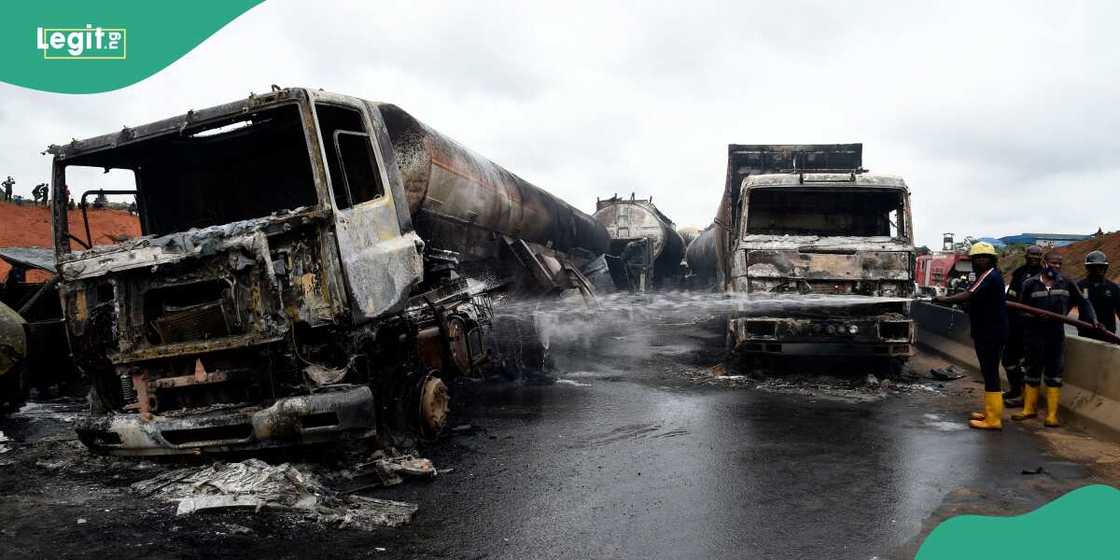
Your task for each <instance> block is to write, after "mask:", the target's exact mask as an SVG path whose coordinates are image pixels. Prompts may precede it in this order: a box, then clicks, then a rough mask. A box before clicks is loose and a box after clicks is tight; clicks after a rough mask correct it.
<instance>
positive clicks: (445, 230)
mask: <svg viewBox="0 0 1120 560" xmlns="http://www.w3.org/2000/svg"><path fill="white" fill-rule="evenodd" d="M377 108H378V110H380V111H381V115H382V117H383V119H384V121H385V126H386V128H388V131H389V137H390V139H391V140H392V142H393V150H394V152H395V153H396V158H397V166H398V167H399V169H400V173H401V180H402V182H403V183H404V188H405V194H406V197H407V199H408V207H409V210H410V212H411V213H412V215H413V217H414V219H415V220H416V227H417V230H418V231H420V232H421V236H422V237H424V238H425V239H434V240H435V241H436V244H437V245H438V246H439V247H441V248H444V249H451V250H456V251H460V252H462V253H464V254H467V255H470V254H471V253H472V252H474V251H476V250H477V248H478V246H479V245H480V244H479V243H477V241H481V240H479V239H476V238H475V236H476V235H477V232H478V231H484V232H488V234H489V235H491V236H492V235H507V236H510V237H514V238H519V239H523V240H525V241H528V242H531V243H536V244H539V245H544V246H548V247H551V248H553V249H556V250H559V251H564V252H572V251H575V250H583V251H586V252H588V253H591V254H602V253H605V252H606V251H607V248H608V244H609V239H608V237H607V231H606V230H605V229H604V228H603V226H602V225H600V224H599V223H598V222H596V221H595V220H594V219H592V217H591V216H588V215H587V214H585V213H583V212H581V211H579V210H577V209H576V208H574V207H572V206H571V205H569V204H568V203H566V202H564V201H563V200H560V199H559V198H557V197H556V196H553V195H552V194H551V193H549V192H547V191H545V190H544V189H541V188H540V187H537V186H535V185H533V184H531V183H529V182H528V181H525V180H524V179H522V178H521V177H518V176H517V175H514V174H513V173H510V172H509V171H507V170H506V169H504V168H502V167H501V166H499V165H497V164H495V163H494V162H492V161H490V160H488V159H486V158H484V157H482V156H480V155H478V154H475V153H474V152H472V151H470V150H468V149H467V148H465V147H463V146H461V145H459V144H458V143H456V142H455V141H454V140H451V139H450V138H448V137H446V136H443V135H442V134H440V133H439V132H436V131H435V130H433V129H431V128H429V127H428V126H427V125H425V124H424V123H422V122H420V121H418V120H416V119H415V118H414V117H413V116H412V115H410V114H408V113H406V112H405V111H404V110H403V109H401V108H400V107H397V106H396V105H391V104H378V105H377ZM462 226H468V227H467V228H464V227H462ZM464 229H470V230H475V232H476V233H475V235H464V233H463V232H464ZM424 230H427V231H424ZM481 245H485V244H484V243H483V244H481Z"/></svg>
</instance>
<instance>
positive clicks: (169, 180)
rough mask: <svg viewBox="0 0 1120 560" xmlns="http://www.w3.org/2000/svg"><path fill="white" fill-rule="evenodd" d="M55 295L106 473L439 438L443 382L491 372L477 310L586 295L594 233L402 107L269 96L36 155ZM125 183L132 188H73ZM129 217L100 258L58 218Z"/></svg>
mask: <svg viewBox="0 0 1120 560" xmlns="http://www.w3.org/2000/svg"><path fill="white" fill-rule="evenodd" d="M50 151H51V153H53V154H54V173H53V186H52V188H53V194H54V196H53V200H54V201H55V202H54V207H53V217H54V237H55V243H56V247H55V250H56V259H57V262H58V272H59V275H60V281H61V285H60V296H61V300H62V305H63V309H64V313H65V317H66V323H67V328H68V336H69V339H70V345H71V348H72V350H73V353H74V355H75V359H76V361H77V365H78V367H80V368H81V369H82V370H83V371H84V373H85V374H87V375H88V376H89V378H90V380H91V382H92V383H93V390H92V392H91V403H92V411H91V414H90V415H89V416H88V417H86V418H84V419H83V420H82V421H81V423H80V426H79V430H78V432H79V436H80V438H81V440H82V441H83V442H84V443H85V444H86V445H88V446H89V447H91V448H92V449H94V450H97V451H101V452H106V453H112V454H120V455H160V454H186V453H200V452H213V451H232V450H241V449H255V448H262V447H271V446H286V445H298V444H309V443H316V442H327V441H337V440H342V439H355V438H364V437H369V436H371V435H374V434H375V433H377V432H378V431H380V430H388V431H390V432H396V431H397V430H417V431H419V432H421V433H425V434H432V433H434V432H438V431H439V429H440V428H441V427H442V425H443V422H444V420H445V418H446V413H447V405H448V393H447V387H446V386H445V385H444V383H443V381H442V380H441V378H445V377H447V376H451V375H477V374H478V373H479V372H480V370H481V369H482V368H484V367H487V366H488V365H491V364H493V363H495V362H496V361H499V360H500V358H499V356H498V355H497V352H498V350H499V349H496V348H495V345H494V344H493V343H492V342H491V341H490V337H489V336H488V335H489V332H490V318H491V315H492V307H491V306H492V304H493V301H494V299H495V298H499V299H500V298H503V297H513V296H517V295H532V296H539V295H542V294H556V293H559V292H564V291H567V290H573V291H578V292H580V293H583V294H584V295H585V296H587V295H589V294H590V288H589V286H588V282H587V279H586V278H584V276H583V275H582V274H581V273H580V271H581V268H582V267H583V266H585V265H586V264H588V263H589V262H591V261H592V260H593V259H595V258H596V257H598V255H600V254H601V253H603V252H604V250H605V249H606V246H607V235H606V231H605V230H603V228H602V227H601V226H598V224H596V223H595V222H594V220H592V219H591V218H590V216H587V215H586V214H583V213H581V212H579V211H578V210H575V209H574V208H572V207H571V206H569V205H568V204H566V203H564V202H563V201H561V200H559V199H557V198H555V197H553V196H552V195H550V194H549V193H547V192H545V191H543V190H541V189H539V188H537V187H535V186H533V185H531V184H529V183H528V182H526V181H524V180H522V179H520V178H519V177H517V176H516V175H513V174H512V173H509V172H508V171H506V170H504V169H502V168H501V167H499V166H497V165H495V164H494V163H492V162H490V161H488V160H486V159H484V158H482V157H480V156H478V155H475V154H474V153H472V152H470V151H469V150H467V149H466V148H463V147H462V146H460V145H459V144H456V143H455V142H454V141H452V140H450V139H448V138H446V137H444V136H442V135H440V134H439V133H438V132H435V131H434V130H432V129H430V128H428V127H426V126H425V125H423V124H422V123H420V122H419V121H417V120H416V119H414V118H413V117H412V116H411V115H409V114H408V113H406V112H404V111H403V110H401V109H400V108H398V107H396V106H393V105H388V104H379V103H372V102H368V101H365V100H362V99H358V98H354V97H348V96H342V95H336V94H330V93H326V92H323V91H321V90H309V89H279V88H274V89H273V91H272V92H271V93H269V94H266V95H255V96H250V97H249V98H248V99H246V100H242V101H238V102H234V103H229V104H226V105H220V106H217V107H213V108H210V109H204V110H196V111H190V112H188V113H187V114H185V115H181V116H179V117H175V118H171V119H167V120H163V121H159V122H155V123H152V124H149V125H145V126H140V127H136V128H125V129H124V130H122V131H120V132H118V133H114V134H109V135H105V136H99V137H95V138H91V139H88V140H83V141H74V142H72V143H70V144H68V145H64V146H52V147H51V148H50ZM81 168H95V169H97V170H99V171H100V170H104V172H106V173H108V172H110V171H114V172H121V171H122V170H123V172H125V173H130V174H131V176H132V178H133V179H134V182H135V184H134V187H133V188H132V189H113V190H111V191H110V190H106V189H101V188H98V187H97V185H92V186H91V185H83V184H78V179H77V178H76V177H77V173H76V171H77V170H81ZM101 191H105V192H111V193H113V194H120V193H122V192H130V193H132V194H134V196H135V202H136V208H137V212H138V214H139V217H140V223H141V230H142V233H143V235H142V236H141V237H140V238H137V239H132V240H126V241H124V242H120V243H115V244H111V245H99V244H98V243H99V240H96V239H91V238H90V237H89V235H88V229H84V228H82V227H81V225H80V224H79V223H71V221H72V220H73V219H74V218H72V217H68V212H67V200H68V199H70V197H71V196H73V197H75V198H80V199H81V200H83V201H84V200H85V199H86V198H87V196H89V195H91V194H97V193H99V192H101Z"/></svg>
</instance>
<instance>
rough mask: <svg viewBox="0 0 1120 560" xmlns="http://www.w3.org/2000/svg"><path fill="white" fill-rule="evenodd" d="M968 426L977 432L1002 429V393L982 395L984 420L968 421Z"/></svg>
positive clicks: (993, 392) (995, 392) (994, 392)
mask: <svg viewBox="0 0 1120 560" xmlns="http://www.w3.org/2000/svg"><path fill="white" fill-rule="evenodd" d="M968 425H969V426H971V427H973V428H976V429H978V430H1002V429H1003V393H1002V392H1000V391H992V392H991V393H984V419H983V420H969V421H968Z"/></svg>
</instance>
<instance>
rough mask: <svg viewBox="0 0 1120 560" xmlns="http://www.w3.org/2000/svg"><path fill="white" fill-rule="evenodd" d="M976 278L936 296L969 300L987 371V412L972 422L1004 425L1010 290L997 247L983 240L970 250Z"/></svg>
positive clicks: (947, 300) (978, 350) (938, 299)
mask: <svg viewBox="0 0 1120 560" xmlns="http://www.w3.org/2000/svg"><path fill="white" fill-rule="evenodd" d="M968 256H969V258H970V259H971V260H972V269H973V271H974V272H975V273H976V280H975V281H973V282H972V284H971V285H969V287H968V289H967V290H965V291H963V292H961V293H959V294H954V295H951V296H947V297H945V296H939V297H936V298H933V300H934V301H935V302H938V303H947V304H952V303H967V304H968V317H969V321H970V324H971V327H972V344H973V346H974V347H975V348H976V360H977V361H978V362H979V363H980V372H981V373H982V374H983V375H984V412H974V413H972V419H971V420H969V421H968V425H969V426H971V427H973V428H977V429H981V430H999V429H1002V428H1003V393H1002V391H1001V390H1000V382H999V363H1000V357H1001V356H1002V354H1003V345H1004V343H1005V342H1006V341H1007V330H1008V326H1007V294H1006V293H1005V292H1004V283H1003V275H1002V274H1000V272H999V268H997V267H996V258H997V253H996V249H995V247H993V246H992V245H991V244H990V243H985V242H983V241H981V242H979V243H974V244H973V245H972V248H970V249H969V250H968Z"/></svg>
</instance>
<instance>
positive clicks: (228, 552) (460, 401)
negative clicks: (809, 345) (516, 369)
mask: <svg viewBox="0 0 1120 560" xmlns="http://www.w3.org/2000/svg"><path fill="white" fill-rule="evenodd" d="M710 326H711V325H710V324H709V325H705V324H703V323H702V322H696V323H693V324H690V325H689V324H685V325H682V324H671V325H662V326H660V327H651V328H650V329H649V332H644V333H637V334H631V335H624V334H619V333H617V332H615V333H599V334H598V335H597V336H595V337H593V338H592V339H590V340H588V339H561V338H557V339H556V340H554V341H553V351H554V355H555V356H556V364H555V368H554V370H553V371H552V372H551V373H550V375H549V376H546V377H539V378H528V379H520V380H490V381H486V382H475V383H461V384H458V385H456V386H455V387H454V397H455V404H456V407H457V409H456V412H455V415H454V417H453V419H452V425H455V426H458V429H457V430H455V431H452V432H450V433H449V434H448V435H447V436H445V437H443V438H442V439H441V440H439V441H437V442H434V443H429V444H424V445H422V446H421V449H420V452H421V453H422V454H423V455H424V456H426V457H428V458H430V459H432V460H433V461H434V462H435V464H436V466H437V467H440V468H444V469H447V468H450V469H451V470H450V472H446V473H444V474H442V475H441V476H439V477H438V478H437V479H436V480H434V481H431V482H409V483H405V484H403V485H400V486H396V487H392V488H388V489H378V490H373V491H370V492H367V493H366V494H367V495H370V496H376V497H383V498H392V499H398V500H405V501H411V502H415V503H417V504H419V506H420V510H419V513H418V514H417V516H416V519H415V521H414V522H413V523H412V524H411V525H408V526H405V527H400V528H396V529H388V528H385V529H377V530H375V531H372V532H367V531H360V530H355V529H337V528H331V527H323V526H319V525H316V524H314V523H311V522H301V521H300V520H299V519H298V517H295V518H294V517H293V516H280V515H276V514H269V513H257V514H254V513H238V512H229V513H218V514H209V515H197V516H194V517H184V518H176V517H175V516H174V513H173V512H174V506H171V505H167V504H163V503H157V502H153V501H149V500H147V499H144V498H140V497H137V496H135V495H134V494H131V493H130V492H129V491H128V484H129V483H131V482H134V481H136V480H141V479H143V478H145V477H148V476H150V474H151V473H152V472H154V471H158V470H159V469H161V468H167V467H166V466H165V465H160V464H152V463H136V462H131V461H123V462H122V461H113V460H105V459H98V460H92V459H90V458H89V457H88V456H87V455H86V454H85V452H84V451H83V450H82V449H81V447H80V446H79V445H78V444H77V443H76V442H75V441H74V440H73V438H72V436H71V435H70V432H69V430H68V425H67V424H66V422H65V420H66V417H67V415H68V414H70V412H68V411H70V410H72V409H73V408H74V407H73V406H69V407H68V406H66V405H56V406H55V407H54V409H57V410H53V409H52V408H51V407H42V406H40V407H32V408H31V409H29V410H28V411H27V412H26V413H24V414H22V415H18V416H16V417H14V418H10V419H7V420H2V421H0V430H3V431H4V432H5V433H6V434H7V435H8V436H9V437H12V438H13V439H15V440H17V442H22V443H17V444H16V445H15V449H13V450H12V451H11V452H9V453H6V454H3V455H0V464H2V465H4V466H0V496H2V499H0V532H2V534H3V539H2V540H3V542H4V550H3V551H2V552H0V556H3V557H5V558H40V557H75V558H107V557H110V556H111V557H113V558H133V557H144V558H209V557H214V556H221V557H225V558H262V557H271V558H298V557H312V556H313V557H319V558H347V559H353V558H367V557H368V558H511V559H524V558H635V559H647V558H673V559H677V558H701V557H702V558H707V559H714V558H747V557H749V558H853V559H871V558H910V557H912V556H913V554H914V552H915V551H916V549H917V546H918V545H919V544H920V540H921V538H922V537H924V535H925V534H926V533H928V531H929V530H931V529H932V528H933V527H934V526H936V524H937V523H938V522H939V521H941V520H943V519H945V518H946V517H948V516H951V515H956V514H959V513H988V514H1000V515H1007V514H1015V513H1023V512H1026V511H1030V510H1032V509H1034V508H1037V507H1039V506H1040V505H1042V504H1044V503H1046V502H1048V501H1050V500H1052V499H1053V498H1055V497H1057V496H1059V495H1061V494H1063V493H1064V492H1066V491H1068V490H1070V489H1072V488H1076V487H1079V486H1082V485H1085V484H1090V483H1094V482H1106V483H1115V480H1116V479H1115V475H1116V473H1115V470H1114V469H1111V468H1110V467H1111V465H1105V466H1103V467H1102V466H1101V465H1100V464H1091V463H1093V462H1094V461H1099V460H1101V458H1102V457H1103V458H1106V459H1107V458H1111V460H1115V459H1116V458H1117V448H1116V446H1114V445H1111V444H1102V443H1099V442H1095V441H1093V440H1090V439H1088V438H1086V437H1084V436H1080V435H1078V434H1075V433H1070V432H1069V431H1066V430H1059V431H1053V430H1049V431H1047V433H1045V434H1043V433H1040V432H1041V429H1040V428H1037V427H1035V426H1028V427H1023V426H1018V425H1010V426H1008V429H1005V430H1004V431H1003V432H996V433H993V432H981V431H976V430H969V429H968V428H967V427H966V417H967V412H968V411H969V410H971V409H972V407H974V406H975V405H978V404H979V399H980V394H981V392H982V390H983V389H982V386H981V385H980V384H978V383H976V382H975V381H973V380H971V379H969V378H964V379H960V380H956V381H951V382H944V383H938V382H935V381H933V380H931V379H928V377H926V375H927V374H928V371H929V369H930V368H931V367H939V366H942V365H944V363H943V362H940V361H939V360H938V359H936V358H934V357H932V356H930V355H925V354H920V355H918V356H917V357H916V358H915V359H914V360H912V362H911V364H910V366H909V367H908V368H907V370H906V373H905V374H904V376H903V377H902V378H900V379H897V380H893V381H884V382H882V383H880V384H878V385H875V383H874V382H875V381H876V380H874V379H872V380H868V379H867V373H868V372H872V373H874V371H875V370H874V369H873V368H872V366H873V364H860V363H855V362H842V363H833V364H824V365H819V364H817V365H813V366H812V367H826V368H827V369H826V370H825V371H823V372H816V373H815V374H810V373H811V372H810V373H807V372H803V371H800V370H798V371H792V372H791V371H786V372H781V373H771V374H767V375H766V376H764V377H761V378H758V379H755V378H751V377H748V376H744V377H732V378H730V379H727V378H721V379H716V378H713V373H718V372H722V370H721V369H720V367H718V365H717V364H718V363H719V360H718V357H719V356H718V354H719V350H718V347H719V345H720V341H719V340H718V338H719V337H718V329H716V330H711V329H710V328H709V329H706V328H705V327H710ZM670 332H673V333H677V334H672V335H670V334H667V333H670ZM681 333H683V334H681ZM806 367H809V366H806ZM732 373H735V372H732ZM740 373H741V372H740ZM745 373H748V374H750V373H752V372H751V371H747V372H745ZM753 373H754V374H755V375H759V372H757V371H756V372H753ZM821 373H823V374H825V375H823V376H821V375H820V374H821ZM869 381H870V382H871V383H870V384H869V383H868V382H869ZM52 410H53V412H52ZM1008 423H1009V424H1011V423H1010V421H1009V422H1008ZM32 442H34V443H32ZM328 455H329V454H328ZM323 460H329V459H323ZM1038 467H1042V469H1043V472H1042V473H1040V474H1033V475H1025V474H1022V473H1023V471H1036V470H1037V469H1038Z"/></svg>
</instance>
